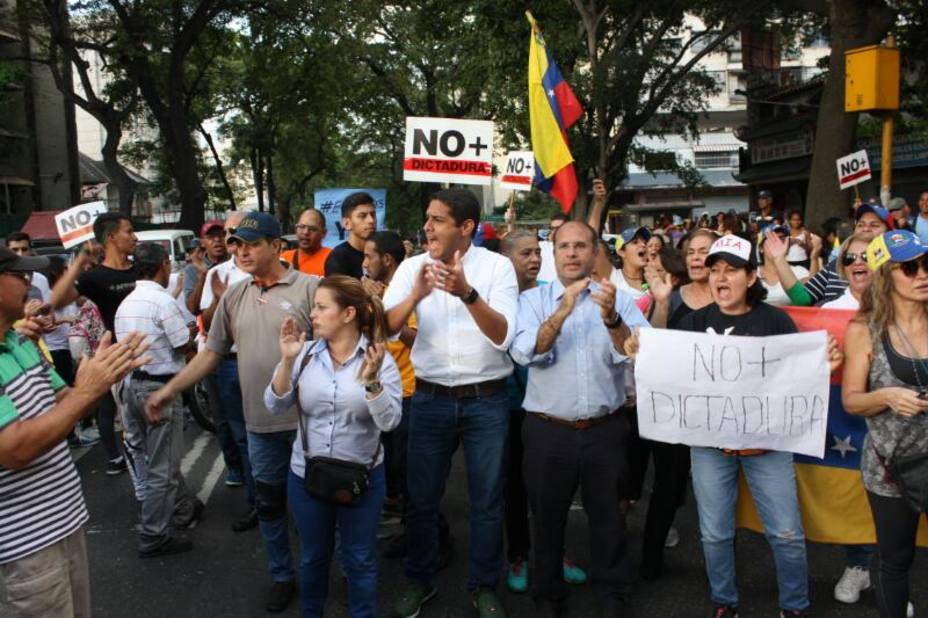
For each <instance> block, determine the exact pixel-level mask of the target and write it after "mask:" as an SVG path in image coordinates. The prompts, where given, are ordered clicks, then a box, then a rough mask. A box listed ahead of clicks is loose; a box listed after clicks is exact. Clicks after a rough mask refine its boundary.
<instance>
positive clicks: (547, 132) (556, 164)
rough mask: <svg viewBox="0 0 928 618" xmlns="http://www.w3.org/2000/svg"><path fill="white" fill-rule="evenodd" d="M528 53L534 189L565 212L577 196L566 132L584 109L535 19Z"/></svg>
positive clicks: (533, 19) (529, 17) (529, 18)
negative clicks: (551, 198) (555, 59)
mask: <svg viewBox="0 0 928 618" xmlns="http://www.w3.org/2000/svg"><path fill="white" fill-rule="evenodd" d="M525 16H526V17H527V18H528V21H529V23H530V24H531V25H532V34H531V40H530V43H529V52H528V108H529V117H530V119H531V127H532V150H533V151H534V153H535V186H536V187H537V188H538V189H540V190H541V191H544V192H545V193H548V194H550V195H551V196H552V197H553V198H554V199H556V200H557V201H558V202H560V204H561V209H562V210H563V211H564V212H565V213H567V212H570V208H571V206H573V203H574V199H575V198H576V197H577V172H576V170H575V169H574V158H573V155H571V154H570V146H569V145H568V144H567V129H569V128H570V127H571V126H572V125H573V124H574V123H575V122H577V120H578V119H579V118H580V117H581V116H582V115H583V107H582V106H581V105H580V102H579V101H578V100H577V97H576V95H574V91H573V90H571V88H570V85H569V84H568V83H567V82H566V81H564V77H563V76H562V75H561V72H560V71H559V70H558V68H557V63H555V62H554V57H553V56H552V55H551V52H550V50H549V49H548V48H547V46H546V45H545V40H544V38H543V37H542V36H541V31H540V30H539V29H538V24H537V23H536V22H535V18H534V17H532V14H531V13H529V12H526V13H525Z"/></svg>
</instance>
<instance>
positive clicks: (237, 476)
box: [226, 470, 245, 487]
mask: <svg viewBox="0 0 928 618" xmlns="http://www.w3.org/2000/svg"><path fill="white" fill-rule="evenodd" d="M244 484H245V480H244V479H243V478H242V473H241V472H239V471H238V470H229V471H228V472H227V473H226V487H241V486H242V485H244Z"/></svg>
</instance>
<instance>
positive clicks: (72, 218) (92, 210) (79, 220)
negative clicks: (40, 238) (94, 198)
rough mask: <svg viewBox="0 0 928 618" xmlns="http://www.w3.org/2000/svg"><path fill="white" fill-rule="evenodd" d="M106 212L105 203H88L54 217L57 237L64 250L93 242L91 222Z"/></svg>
mask: <svg viewBox="0 0 928 618" xmlns="http://www.w3.org/2000/svg"><path fill="white" fill-rule="evenodd" d="M104 212H106V202H103V201H99V202H88V203H86V204H79V205H78V206H75V207H74V208H69V209H67V210H65V211H64V212H61V213H58V214H57V215H55V226H56V227H57V228H58V237H59V238H61V244H62V245H63V246H64V248H65V249H70V248H71V247H76V246H77V245H79V244H81V243H82V242H85V241H88V240H93V222H94V221H96V220H97V217H99V216H100V215H101V214H103V213H104Z"/></svg>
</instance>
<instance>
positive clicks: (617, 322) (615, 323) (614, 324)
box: [603, 312, 622, 330]
mask: <svg viewBox="0 0 928 618" xmlns="http://www.w3.org/2000/svg"><path fill="white" fill-rule="evenodd" d="M603 324H605V325H606V328H607V329H609V330H615V329H617V328H618V327H620V326H621V325H622V316H620V315H619V314H618V312H616V314H615V317H614V318H612V321H611V322H607V321H606V320H603Z"/></svg>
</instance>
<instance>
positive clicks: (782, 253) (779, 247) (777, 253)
mask: <svg viewBox="0 0 928 618" xmlns="http://www.w3.org/2000/svg"><path fill="white" fill-rule="evenodd" d="M788 249H789V241H788V240H786V239H784V238H780V237H779V236H778V235H777V234H768V235H767V238H766V240H764V251H765V252H766V253H767V255H769V256H770V257H771V258H772V259H774V260H780V259H785V258H786V251H787V250H788Z"/></svg>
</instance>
